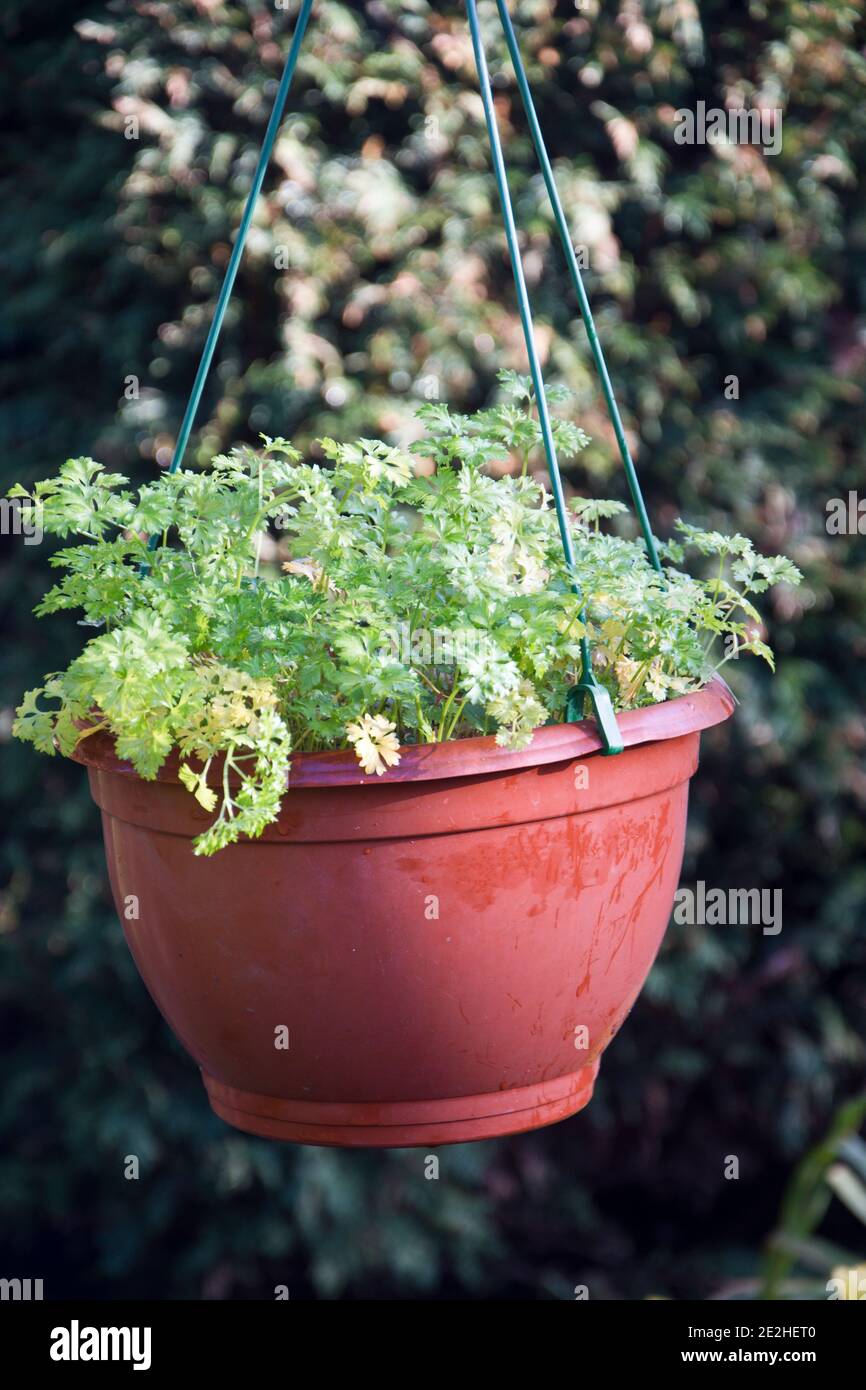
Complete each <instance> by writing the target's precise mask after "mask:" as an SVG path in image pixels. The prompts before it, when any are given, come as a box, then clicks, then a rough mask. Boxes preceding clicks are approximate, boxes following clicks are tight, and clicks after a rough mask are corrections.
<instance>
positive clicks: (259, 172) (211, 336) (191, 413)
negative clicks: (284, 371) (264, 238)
mask: <svg viewBox="0 0 866 1390" xmlns="http://www.w3.org/2000/svg"><path fill="white" fill-rule="evenodd" d="M312 8H313V0H302V4H301V9H300V13H299V14H298V19H297V23H296V24H295V32H294V35H293V37H292V45H291V48H290V49H289V56H288V57H287V59H286V66H285V68H284V69H283V75H282V77H281V79H280V85H279V87H278V88H277V94H276V96H275V97H274V105H273V109H272V111H271V116H270V120H269V121H268V128H267V130H266V131H265V138H264V140H263V142H262V148H261V150H260V152H259V161H258V164H257V165H256V172H255V174H254V176H253V183H252V187H251V189H250V191H249V194H248V196H247V202H246V207H245V208H244V214H243V217H242V218H241V222H240V226H239V227H238V234H237V237H236V239H235V244H234V247H233V249H232V254H231V258H230V260H229V263H228V267H227V269H226V273H225V278H224V280H223V283H222V287H221V289H220V292H219V298H218V300H217V304H216V309H215V310H214V316H213V319H212V320H211V326H210V329H209V330H208V335H207V339H206V341H205V345H204V351H203V352H202V355H201V361H200V362H199V365H198V371H197V372H196V377H195V381H194V383H193V388H192V392H191V394H190V398H189V400H188V402H187V406H186V411H185V412H184V417H183V422H182V424H181V427H180V432H179V433H178V436H177V443H176V444H175V447H174V454H173V456H172V460H171V464H170V465H169V469H168V471H169V473H176V472H177V471H178V469H179V468H180V466H181V464H182V463H183V459H184V455H185V453H186V448H187V445H188V443H189V437H190V434H191V433H192V427H193V424H194V422H195V417H196V413H197V411H198V408H199V405H200V403H201V398H202V392H203V391H204V387H205V382H206V381H207V376H208V372H209V371H210V365H211V362H212V360H213V355H214V350H215V349H216V345H217V340H218V338H219V335H220V331H221V329H222V326H223V320H224V318H225V315H226V309H227V308H228V303H229V299H230V298H231V293H232V289H233V287H234V283H235V277H236V276H237V273H238V267H239V265H240V263H241V257H242V256H243V254H244V246H245V244H246V240H247V234H248V232H249V230H250V224H251V222H252V220H253V213H254V212H255V207H256V203H257V202H258V197H259V194H260V193H261V190H262V184H263V183H264V180H265V174H266V172H267V168H268V164H269V163H270V158H271V154H272V153H273V148H274V145H275V143H276V139H277V133H278V131H279V128H280V122H281V121H282V119H283V111H284V109H285V105H286V99H287V97H288V95H289V89H290V88H291V85H292V78H293V77H294V75H295V68H296V67H297V63H298V55H299V53H300V51H301V44H302V43H303V41H304V34H305V33H306V30H307V23H308V21H309V18H310V12H311V10H312ZM158 541H159V535H158V534H157V535H153V536H151V537H150V540H149V541H148V549H149V550H155V549H156V546H157V544H158ZM147 569H148V566H147V565H143V566H142V571H143V572H144V573H147Z"/></svg>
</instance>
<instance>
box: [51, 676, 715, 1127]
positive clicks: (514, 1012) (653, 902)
mask: <svg viewBox="0 0 866 1390" xmlns="http://www.w3.org/2000/svg"><path fill="white" fill-rule="evenodd" d="M733 705H734V701H733V697H732V695H731V693H730V691H729V690H728V688H727V686H726V685H725V684H724V683H723V682H722V681H719V680H716V681H714V682H713V684H712V685H710V686H708V687H707V689H705V690H703V691H701V692H700V693H698V694H697V695H691V696H686V697H683V698H680V699H677V700H673V701H669V702H668V703H666V704H663V705H657V706H654V707H652V708H650V709H645V710H639V711H635V712H633V713H630V714H626V715H622V716H620V719H619V723H620V728H621V730H622V733H623V735H624V741H625V743H626V745H627V746H626V749H625V751H624V752H623V753H621V754H619V755H618V756H616V757H603V756H601V755H600V754H599V752H598V749H599V740H598V737H597V735H596V734H595V732H594V726H593V725H592V724H589V723H583V724H570V725H569V724H565V725H556V726H551V727H547V728H544V729H541V730H539V731H538V732H537V733H536V734H535V737H534V738H533V740H532V743H531V744H530V746H529V748H527V749H525V750H523V751H521V752H517V753H514V752H509V751H507V750H504V749H501V748H498V747H497V746H496V743H495V742H494V740H493V739H489V738H478V739H467V740H462V741H457V742H453V743H447V744H438V745H433V746H428V747H419V748H406V749H404V750H403V758H402V762H401V763H400V765H399V767H397V768H395V769H393V770H391V771H390V772H388V773H386V774H385V776H383V777H381V778H371V777H367V776H366V775H365V774H364V773H363V772H361V771H360V769H359V767H358V764H357V762H356V760H355V758H354V755H353V754H352V753H329V754H311V755H304V756H298V757H297V758H296V759H295V760H294V764H293V767H292V773H291V788H290V790H288V791H287V793H286V796H285V798H284V801H283V807H282V811H281V814H280V819H279V822H278V823H277V824H275V825H273V826H271V827H269V829H268V830H267V831H266V832H265V834H264V835H263V836H262V838H261V840H255V841H245V842H243V843H241V844H237V845H233V846H231V847H229V848H228V849H226V850H224V851H222V852H221V853H219V854H217V855H216V856H215V857H214V858H211V859H202V858H196V857H195V856H194V855H193V853H192V849H191V845H190V841H191V840H192V838H193V837H194V836H196V835H198V834H199V833H200V832H201V830H202V828H203V825H204V824H205V823H206V821H207V819H208V818H207V816H206V815H205V813H204V812H203V811H201V810H200V809H199V808H198V806H197V805H196V803H195V802H194V800H193V798H192V797H191V796H190V795H189V793H188V792H186V791H185V790H184V789H183V788H182V787H181V786H180V785H179V784H178V782H177V773H176V768H177V764H176V761H174V762H169V763H168V764H167V765H166V767H164V768H163V770H162V771H161V773H160V775H159V778H158V780H157V781H155V782H144V781H142V780H141V779H140V778H139V777H138V776H137V775H136V774H135V772H134V771H133V770H132V768H131V767H130V766H129V765H128V764H126V763H123V762H120V761H119V760H118V759H117V757H116V755H115V753H114V746H113V742H112V740H111V739H109V738H107V737H106V736H104V735H93V736H91V737H90V738H88V739H86V740H85V741H84V742H83V743H82V745H81V747H80V749H79V750H78V751H77V753H76V757H77V759H78V760H79V761H80V762H83V763H85V764H86V765H87V767H88V771H89V776H90V785H91V790H92V792H93V796H94V798H95V800H96V802H97V803H98V805H99V806H100V808H101V810H102V820H103V827H104V833H105V848H106V855H107V858H108V868H109V873H110V876H111V885H112V890H113V892H114V898H115V903H116V905H117V909H118V913H119V916H120V919H121V922H122V924H123V928H124V931H125V933H126V938H127V941H128V943H129V947H130V950H131V951H132V954H133V956H134V958H135V961H136V964H137V966H138V968H139V970H140V972H141V975H142V978H143V979H144V982H145V984H146V985H147V988H148V989H149V991H150V993H151V995H152V996H153V998H154V1001H155V1002H156V1004H157V1006H158V1008H159V1009H160V1010H161V1012H162V1013H163V1015H164V1017H165V1019H166V1021H167V1022H168V1024H169V1026H170V1027H171V1028H172V1029H173V1030H174V1032H175V1034H176V1035H177V1037H178V1038H179V1039H180V1041H181V1042H182V1043H183V1045H184V1047H186V1048H187V1049H188V1051H189V1052H190V1053H191V1054H192V1056H193V1057H194V1058H195V1060H196V1061H197V1062H198V1064H199V1066H200V1067H201V1069H202V1073H203V1076H204V1082H205V1085H206V1087H207V1090H208V1095H209V1097H210V1102H211V1105H212V1106H213V1108H214V1110H215V1111H216V1112H217V1114H218V1115H221V1116H222V1118H223V1119H224V1120H227V1121H228V1122H229V1123H230V1124H232V1125H236V1126H237V1127H238V1128H239V1129H243V1130H247V1131H249V1132H250V1133H252V1134H258V1135H264V1136H267V1137H268V1138H272V1139H287V1140H293V1141H295V1142H299V1143H308V1144H337V1145H347V1146H349V1145H375V1146H403V1145H424V1146H430V1147H433V1146H436V1145H438V1144H447V1143H456V1142H458V1141H463V1140H468V1139H487V1138H491V1137H493V1136H495V1135H501V1134H513V1133H516V1132H518V1131H521V1130H528V1129H535V1128H537V1127H539V1126H541V1125H545V1124H550V1123H551V1122H553V1121H555V1120H561V1119H564V1118H565V1117H566V1116H568V1115H572V1114H574V1112H575V1111H577V1110H579V1109H580V1108H581V1107H582V1106H584V1105H586V1103H587V1101H588V1100H589V1099H590V1096H591V1095H592V1089H593V1083H594V1081H595V1077H596V1073H597V1071H598V1064H599V1058H600V1057H601V1054H602V1052H603V1051H604V1049H605V1048H606V1047H607V1045H608V1043H609V1042H610V1040H611V1038H612V1037H613V1036H614V1034H615V1033H616V1032H617V1030H618V1029H619V1027H620V1025H621V1024H622V1022H623V1019H624V1018H625V1016H626V1014H627V1013H628V1011H629V1009H630V1008H631V1006H632V1004H633V1003H634V1000H635V998H636V997H637V994H638V992H639V991H640V989H641V986H642V985H643V982H644V980H645V979H646V976H647V974H648V972H649V969H650V966H651V965H652V962H653V959H654V957H655V954H656V951H657V950H658V947H659V943H660V941H661V938H662V935H663V933H664V930H665V927H666V925H667V922H668V919H669V916H670V912H671V907H672V903H673V897H674V893H675V891H676V887H677V882H678V878H679V873H680V867H681V862H682V853H683V840H684V835H685V826H686V806H687V799H688V786H689V779H690V777H691V776H692V774H693V772H694V771H695V768H696V767H697V762H698V745H699V741H700V730H701V729H705V728H708V727H709V726H710V725H713V724H717V723H720V722H721V721H722V720H723V719H726V718H727V717H728V716H729V715H730V714H731V712H732V710H733ZM135 900H137V901H135ZM134 901H135V906H134V907H132V906H131V904H133V902H134ZM136 911H137V915H136Z"/></svg>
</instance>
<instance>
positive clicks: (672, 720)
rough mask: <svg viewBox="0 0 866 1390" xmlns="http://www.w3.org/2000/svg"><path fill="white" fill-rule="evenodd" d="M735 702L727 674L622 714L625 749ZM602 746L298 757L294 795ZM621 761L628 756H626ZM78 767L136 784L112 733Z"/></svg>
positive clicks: (489, 742) (160, 777)
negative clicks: (385, 762)
mask: <svg viewBox="0 0 866 1390" xmlns="http://www.w3.org/2000/svg"><path fill="white" fill-rule="evenodd" d="M736 703H737V701H736V698H735V696H734V694H733V692H732V691H731V689H730V688H729V686H728V685H727V684H726V682H725V681H724V680H722V678H721V676H718V675H717V676H714V677H713V679H712V680H711V681H710V682H709V683H708V684H707V685H705V686H704V687H703V688H702V689H701V690H698V691H695V692H694V693H693V694H690V695H679V696H677V698H676V699H674V700H665V701H664V702H663V703H662V704H659V705H647V706H645V707H644V708H643V709H636V710H628V711H626V712H625V713H624V714H619V715H617V723H618V725H619V729H620V733H621V735H622V741H623V746H624V748H626V749H628V748H634V747H636V746H637V745H638V744H642V743H657V742H662V741H664V740H667V739H675V738H681V737H682V736H683V735H686V734H693V733H699V732H700V731H701V730H702V729H709V728H711V727H712V726H713V725H715V724H721V723H723V722H724V720H726V719H729V718H730V716H731V715H732V714H733V712H734V708H735V706H736ZM602 749H603V743H602V740H601V738H600V736H599V734H598V730H597V727H596V724H595V722H594V720H591V719H582V720H580V721H579V722H578V723H574V724H546V725H544V726H543V727H542V728H540V729H536V731H535V733H534V734H533V736H532V740H531V742H530V743H529V745H528V746H527V747H526V748H520V749H516V750H515V749H510V748H501V747H500V746H499V744H497V742H496V739H495V737H494V736H493V735H485V736H483V737H481V736H479V737H478V738H462V739H450V740H449V741H448V742H445V743H424V744H405V745H403V746H402V747H401V749H400V755H401V756H400V762H399V763H398V764H397V766H396V767H391V768H388V769H387V771H385V772H384V773H382V774H381V776H377V775H375V774H370V773H366V772H364V771H363V769H362V768H361V767H360V765H359V763H358V760H357V758H356V757H355V754H354V752H353V751H352V750H351V749H341V750H339V751H336V752H326V753H296V754H293V756H292V761H291V770H290V773H289V787H290V789H291V790H296V789H300V788H302V787H365V786H367V787H369V786H372V787H378V786H384V785H387V784H389V783H391V784H393V783H398V782H434V781H443V780H447V779H449V778H455V777H473V776H479V775H482V776H483V775H486V774H488V773H496V772H517V771H519V770H520V769H521V768H526V767H533V766H536V767H541V766H544V765H545V764H547V763H559V762H567V761H571V760H572V759H574V758H580V757H585V756H590V755H595V754H599V753H600V752H601V751H602ZM618 756H620V757H621V756H622V754H619V755H618ZM71 757H72V758H73V759H74V761H75V762H78V763H82V764H83V765H84V766H85V767H88V768H91V769H94V770H95V771H100V772H115V773H120V774H122V775H125V776H128V777H133V778H136V779H137V780H139V781H142V780H143V779H142V778H140V776H139V774H138V773H137V772H136V770H135V768H134V767H133V766H132V764H131V763H130V762H127V761H125V760H124V759H122V758H119V757H118V756H117V753H116V751H115V746H114V738H113V736H112V735H111V734H107V733H97V734H92V735H91V736H90V737H89V738H87V739H85V740H84V741H83V742H82V743H80V744H79V745H78V746H77V747H76V748H75V749H74V750H73V752H72V754H71ZM180 762H181V759H180V756H179V754H178V753H177V751H176V750H175V751H174V752H172V753H171V754H170V755H169V757H168V758H167V759H166V761H165V762H164V763H163V765H162V767H161V768H160V769H159V772H158V773H157V775H156V778H155V779H154V780H156V781H158V782H171V783H177V782H178V781H179V777H178V768H179V765H180Z"/></svg>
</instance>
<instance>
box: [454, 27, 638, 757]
mask: <svg viewBox="0 0 866 1390" xmlns="http://www.w3.org/2000/svg"><path fill="white" fill-rule="evenodd" d="M466 13H467V16H468V19H469V29H470V32H471V35H472V47H473V49H474V52H475V66H476V68H477V71H478V82H479V86H480V89H481V100H482V103H483V105H484V118H485V121H486V123H487V134H488V137H489V140H490V151H491V155H492V157H493V172H494V175H495V177H496V186H497V188H498V190H499V201H500V204H501V208H502V219H503V222H504V224H505V239H506V241H507V243H508V254H509V257H510V259H511V272H512V274H513V276H514V284H515V288H516V290H517V303H518V306H519V309H520V320H521V323H522V325H523V336H524V339H525V341H526V352H527V356H528V358H529V370H530V374H531V376H532V385H533V388H534V390H535V401H536V404H537V406H538V420H539V425H540V427H541V437H542V440H543V442H544V453H545V457H546V459H547V471H548V474H549V475H550V485H551V488H552V490H553V500H554V504H555V507H556V517H557V521H558V522H559V534H560V538H561V540H562V549H563V552H564V554H565V560H566V564H567V566H568V570H569V573H570V575H571V587H572V591H573V593H575V594H576V595H577V596H578V598H580V589H579V588H578V585H577V583H576V581H575V578H574V571H575V561H574V547H573V545H572V539H571V529H570V527H569V524H568V517H567V515H566V509H565V497H564V495H563V491H562V478H561V477H560V472H559V463H558V461H557V457H556V445H555V443H554V439H553V429H552V427H551V423H550V411H549V409H548V405H547V396H546V394H545V391H544V380H543V377H542V372H541V362H540V360H539V356H538V349H537V347H536V344H535V331H534V328H533V324H532V310H531V309H530V306H529V295H528V294H527V290H526V278H525V276H524V273H523V263H522V261H521V258H520V248H519V245H518V240H517V227H516V224H515V221H514V210H513V208H512V206H511V195H510V193H509V191H508V180H507V176H506V172H505V161H504V159H503V155H502V144H501V141H500V139H499V128H498V126H497V124H496V112H495V110H494V107H493V97H492V95H491V87H490V73H489V71H488V68H487V58H486V56H485V53H484V45H483V43H482V39H481V30H480V27H479V23H478V9H477V6H476V0H466ZM580 617H581V621H583V622H585V621H586V613H585V610H584V609H583V608H581V613H580ZM580 646H581V677H580V681H579V682H578V684H577V685H576V686H574V687H573V689H572V690H571V691H570V692H569V698H568V709H567V715H566V717H567V718H568V720H569V721H570V722H573V721H575V720H578V719H580V718H581V717H582V714H583V704H584V697H588V698H589V700H590V701H591V703H592V708H593V713H594V714H595V719H596V722H597V724H598V727H599V732H600V734H601V738H602V743H603V744H604V749H603V751H604V752H605V753H621V752H622V748H623V743H622V736H621V734H620V732H619V729H618V727H617V723H616V717H615V715H614V712H613V705H612V704H611V699H610V695H609V694H608V692H607V690H606V689H605V688H604V686H603V685H602V684H601V683H600V681H599V680H598V679H597V678H596V676H595V674H594V672H593V669H592V653H591V651H590V646H589V640H588V638H587V637H586V636H584V637H582V638H581V644H580Z"/></svg>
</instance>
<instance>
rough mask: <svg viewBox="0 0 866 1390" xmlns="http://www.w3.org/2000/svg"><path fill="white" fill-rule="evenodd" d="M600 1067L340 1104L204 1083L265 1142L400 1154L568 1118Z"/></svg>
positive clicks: (218, 1109) (234, 1121) (219, 1105)
mask: <svg viewBox="0 0 866 1390" xmlns="http://www.w3.org/2000/svg"><path fill="white" fill-rule="evenodd" d="M597 1075H598V1062H593V1063H591V1064H590V1065H589V1066H586V1067H581V1068H580V1069H579V1070H578V1071H576V1072H571V1073H570V1074H569V1075H568V1076H561V1077H557V1078H556V1079H555V1080H553V1081H540V1082H537V1083H536V1084H535V1085H533V1086H517V1087H514V1088H512V1089H510V1090H505V1091H491V1092H488V1093H487V1094H484V1095H479V1096H456V1097H454V1098H453V1099H448V1100H415V1101H405V1102H403V1101H398V1102H388V1103H380V1102H364V1101H347V1102H345V1103H340V1102H338V1103H334V1102H317V1101H305V1100H287V1099H285V1098H280V1097H277V1096H259V1095H255V1094H254V1093H252V1092H251V1091H239V1090H236V1089H235V1088H234V1087H233V1086H226V1085H224V1084H223V1083H222V1082H221V1081H216V1080H215V1079H214V1078H213V1077H212V1076H208V1075H207V1073H206V1072H202V1079H203V1080H204V1084H205V1087H206V1088H207V1093H208V1098H209V1100H210V1103H211V1108H212V1109H213V1111H214V1112H215V1113H216V1114H217V1115H219V1117H220V1119H222V1120H225V1121H226V1123H227V1124H230V1125H233V1126H234V1127H235V1129H242V1130H244V1131H245V1132H246V1133H247V1134H255V1135H258V1136H259V1137H260V1138H263V1139H282V1140H285V1141H287V1142H288V1143H293V1144H316V1145H324V1146H328V1147H337V1148H375V1149H403V1148H418V1147H428V1148H435V1147H437V1146H438V1145H440V1144H463V1143H467V1142H468V1141H470V1140H475V1139H496V1138H498V1137H500V1136H502V1135H506V1134H522V1133H525V1132H526V1131H527V1130H531V1129H541V1128H542V1126H544V1125H551V1124H555V1123H556V1122H557V1121H558V1120H567V1119H568V1117H569V1116H570V1115H574V1114H576V1113H577V1111H578V1110H582V1109H583V1107H584V1106H585V1105H587V1104H588V1103H589V1101H590V1100H591V1098H592V1092H593V1087H594V1085H595V1078H596V1076H597Z"/></svg>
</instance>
